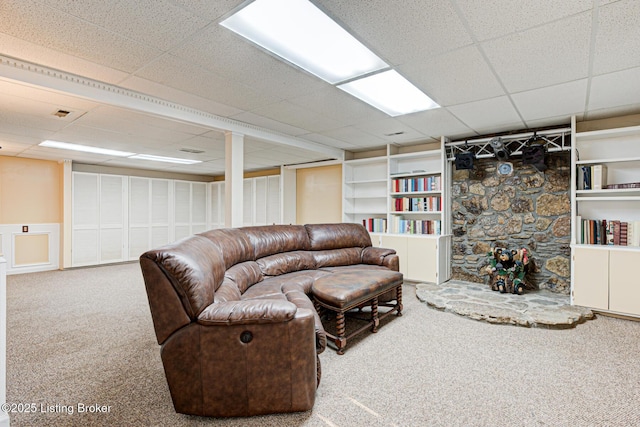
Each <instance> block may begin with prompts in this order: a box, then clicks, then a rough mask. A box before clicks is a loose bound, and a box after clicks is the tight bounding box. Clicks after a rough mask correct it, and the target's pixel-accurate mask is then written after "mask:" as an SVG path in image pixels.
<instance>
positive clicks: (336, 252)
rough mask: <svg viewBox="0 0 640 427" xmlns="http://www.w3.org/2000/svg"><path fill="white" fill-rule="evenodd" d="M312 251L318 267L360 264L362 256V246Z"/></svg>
mask: <svg viewBox="0 0 640 427" xmlns="http://www.w3.org/2000/svg"><path fill="white" fill-rule="evenodd" d="M311 253H312V254H313V258H314V259H315V262H316V266H317V268H323V267H333V266H338V265H352V264H359V263H360V260H361V258H362V256H361V254H362V248H342V249H329V250H325V251H312V252H311Z"/></svg>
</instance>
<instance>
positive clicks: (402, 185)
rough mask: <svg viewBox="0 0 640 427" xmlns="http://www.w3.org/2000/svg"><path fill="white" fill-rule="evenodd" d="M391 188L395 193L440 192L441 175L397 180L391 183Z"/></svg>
mask: <svg viewBox="0 0 640 427" xmlns="http://www.w3.org/2000/svg"><path fill="white" fill-rule="evenodd" d="M391 186H392V189H393V192H394V193H419V192H425V191H440V189H441V188H440V186H441V178H440V176H439V175H434V176H425V177H418V178H395V179H393V180H392V181H391Z"/></svg>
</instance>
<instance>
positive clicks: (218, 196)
mask: <svg viewBox="0 0 640 427" xmlns="http://www.w3.org/2000/svg"><path fill="white" fill-rule="evenodd" d="M224 198H225V194H224V181H217V182H211V183H209V212H210V219H209V228H223V227H224Z"/></svg>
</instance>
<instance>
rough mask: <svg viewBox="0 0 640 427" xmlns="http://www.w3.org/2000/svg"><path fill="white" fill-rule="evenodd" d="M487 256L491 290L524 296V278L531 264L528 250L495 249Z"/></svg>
mask: <svg viewBox="0 0 640 427" xmlns="http://www.w3.org/2000/svg"><path fill="white" fill-rule="evenodd" d="M487 256H488V257H489V265H488V266H487V268H486V271H487V273H488V274H489V283H490V285H491V290H494V291H500V292H501V293H505V292H508V293H513V294H517V295H522V294H523V293H524V290H525V283H524V276H525V274H526V272H527V266H528V264H529V257H528V255H527V250H526V249H525V248H522V249H519V250H508V249H506V248H493V249H492V250H491V252H489V253H488V254H487Z"/></svg>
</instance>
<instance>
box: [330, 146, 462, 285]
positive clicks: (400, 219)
mask: <svg viewBox="0 0 640 427" xmlns="http://www.w3.org/2000/svg"><path fill="white" fill-rule="evenodd" d="M404 148H406V147H404ZM402 150H403V147H396V146H387V150H386V155H378V156H376V157H370V158H363V159H356V160H347V161H345V162H344V163H343V202H342V206H343V220H344V221H345V222H355V223H360V224H363V223H364V224H365V226H367V228H369V232H370V234H371V237H372V241H373V244H374V245H375V246H381V247H387V248H393V249H395V250H396V251H397V252H398V254H399V256H400V271H401V272H402V273H403V274H404V275H405V278H406V279H408V280H415V281H427V282H434V283H442V282H444V281H446V280H448V279H449V277H450V273H449V270H450V268H449V252H450V236H449V235H446V234H445V233H444V231H446V230H448V227H447V225H446V222H447V220H446V219H445V212H446V209H442V208H441V206H446V203H445V191H444V188H446V186H447V185H448V180H447V178H446V174H444V173H443V170H444V169H443V165H444V161H443V155H442V150H441V149H435V150H425V151H414V152H400V151H402ZM420 181H421V182H420ZM435 182H437V187H435ZM432 183H434V186H431V184H432ZM436 200H437V202H436ZM399 204H401V207H402V209H400V205H399ZM418 222H419V223H420V224H419V225H418ZM371 223H376V224H377V225H378V227H376V228H373V229H371V228H370V225H371ZM427 224H429V225H428V226H427ZM436 224H437V225H436ZM427 232H431V234H427Z"/></svg>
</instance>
